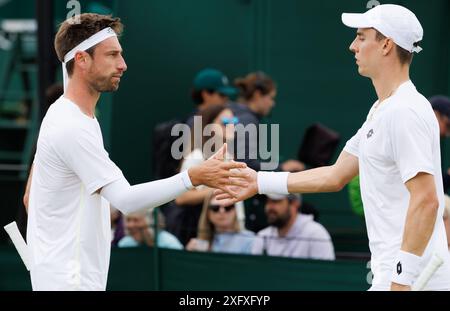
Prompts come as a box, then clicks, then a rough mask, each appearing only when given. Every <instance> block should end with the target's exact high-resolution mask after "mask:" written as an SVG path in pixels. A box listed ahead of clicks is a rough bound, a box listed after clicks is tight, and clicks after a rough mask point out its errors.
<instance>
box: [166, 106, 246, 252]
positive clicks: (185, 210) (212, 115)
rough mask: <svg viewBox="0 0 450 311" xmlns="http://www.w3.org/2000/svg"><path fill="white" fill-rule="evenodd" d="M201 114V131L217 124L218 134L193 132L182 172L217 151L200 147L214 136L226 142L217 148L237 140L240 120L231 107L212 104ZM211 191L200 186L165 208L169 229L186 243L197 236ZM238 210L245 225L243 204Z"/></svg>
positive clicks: (215, 131)
mask: <svg viewBox="0 0 450 311" xmlns="http://www.w3.org/2000/svg"><path fill="white" fill-rule="evenodd" d="M199 116H200V117H202V126H201V130H202V131H201V133H204V129H205V127H206V126H207V125H214V135H213V136H208V135H201V137H195V132H192V138H191V148H190V152H189V153H188V154H186V155H185V157H184V160H183V161H182V163H181V168H180V171H181V172H182V171H185V170H187V169H189V168H191V167H192V166H195V165H199V164H201V163H202V162H203V161H204V160H205V159H207V158H209V157H210V156H211V155H212V153H213V152H215V150H210V151H209V150H201V149H200V148H198V147H202V146H203V147H204V146H205V143H206V142H207V141H208V140H209V139H211V138H212V137H214V138H217V139H218V141H221V142H222V144H220V145H219V146H215V147H216V148H217V149H219V148H220V147H222V145H223V143H225V142H226V141H228V142H231V141H232V140H233V139H234V126H233V125H234V123H237V122H238V120H237V119H236V118H234V115H233V113H232V112H231V110H230V109H228V108H226V107H225V106H223V105H218V104H215V105H210V106H209V107H207V108H205V109H203V110H202V111H201V112H200V114H199ZM227 125H228V126H227ZM195 139H197V140H199V141H197V144H195V143H194V140H195ZM231 143H232V142H231ZM196 147H197V148H196ZM204 153H205V154H204ZM228 158H232V156H231V155H228ZM208 193H209V189H208V188H207V187H204V186H198V187H197V188H195V189H192V190H190V191H187V192H186V193H184V194H182V195H181V196H179V197H178V198H177V199H176V200H175V203H171V204H169V205H168V206H167V207H166V208H165V209H164V213H165V215H166V220H167V229H168V231H170V232H171V233H173V234H174V235H175V236H177V237H178V239H179V240H180V242H181V243H182V244H183V245H186V243H187V242H189V240H190V239H191V238H193V237H195V236H197V226H198V221H199V218H200V213H201V211H202V204H203V201H204V199H205V198H206V196H207V195H208ZM237 213H238V219H239V220H240V221H241V222H242V224H243V222H244V218H245V215H244V208H243V204H242V203H241V204H239V205H238V209H237Z"/></svg>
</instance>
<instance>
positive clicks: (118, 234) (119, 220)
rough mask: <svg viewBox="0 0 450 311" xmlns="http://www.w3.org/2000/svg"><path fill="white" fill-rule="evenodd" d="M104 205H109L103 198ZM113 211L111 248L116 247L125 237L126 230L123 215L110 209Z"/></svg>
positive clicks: (111, 208) (112, 208)
mask: <svg viewBox="0 0 450 311" xmlns="http://www.w3.org/2000/svg"><path fill="white" fill-rule="evenodd" d="M102 201H103V202H104V203H103V202H102V204H109V203H108V201H106V200H105V199H104V198H102ZM110 211H111V246H113V247H115V246H117V244H118V243H119V241H120V240H121V239H122V238H123V237H124V236H125V228H124V225H123V216H122V213H121V212H120V211H119V210H118V209H116V208H114V207H112V206H111V207H110Z"/></svg>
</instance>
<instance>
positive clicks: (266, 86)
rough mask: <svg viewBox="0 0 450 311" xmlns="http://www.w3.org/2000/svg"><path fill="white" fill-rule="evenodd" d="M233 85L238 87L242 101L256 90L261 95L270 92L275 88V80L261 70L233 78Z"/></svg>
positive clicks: (251, 95)
mask: <svg viewBox="0 0 450 311" xmlns="http://www.w3.org/2000/svg"><path fill="white" fill-rule="evenodd" d="M234 85H235V86H236V87H237V88H238V89H239V93H240V94H239V97H240V99H242V100H244V101H249V100H250V99H252V97H253V95H254V94H255V92H256V91H260V92H261V94H262V95H267V94H270V93H271V92H272V91H274V90H275V89H276V85H275V82H274V81H273V80H272V78H271V77H269V76H268V75H267V74H265V73H264V72H262V71H258V72H253V73H249V74H248V75H247V76H246V77H244V78H237V79H236V80H234Z"/></svg>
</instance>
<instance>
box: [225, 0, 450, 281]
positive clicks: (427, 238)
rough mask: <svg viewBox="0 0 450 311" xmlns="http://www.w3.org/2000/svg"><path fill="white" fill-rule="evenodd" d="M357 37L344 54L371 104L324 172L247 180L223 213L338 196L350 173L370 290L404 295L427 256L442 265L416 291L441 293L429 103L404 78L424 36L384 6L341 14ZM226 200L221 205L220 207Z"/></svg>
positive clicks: (435, 153)
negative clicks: (267, 198)
mask: <svg viewBox="0 0 450 311" xmlns="http://www.w3.org/2000/svg"><path fill="white" fill-rule="evenodd" d="M342 22H343V23H344V24H345V25H346V26H349V27H352V28H356V29H357V35H356V38H355V40H354V41H353V42H352V44H351V45H350V50H351V52H352V53H354V54H355V60H356V64H357V65H358V72H359V74H361V75H362V76H364V77H368V78H370V79H371V80H372V84H373V85H374V87H375V91H376V94H377V96H378V100H377V101H376V102H375V104H374V105H373V106H372V109H371V110H370V111H369V113H368V116H367V119H366V121H365V122H364V124H363V125H362V126H361V128H360V129H359V130H358V132H357V133H356V135H354V136H353V137H352V138H351V139H350V140H349V141H348V142H347V144H346V146H345V147H344V150H343V151H342V153H341V154H340V156H339V158H338V159H337V161H336V163H335V164H334V165H331V166H326V167H321V168H317V169H311V170H307V171H303V172H299V173H292V174H289V173H276V172H258V173H256V172H255V171H253V170H251V169H250V168H247V169H245V170H246V171H247V172H248V176H247V181H248V182H249V184H250V187H247V188H242V189H241V190H240V194H239V195H238V197H237V198H234V199H230V198H228V197H229V195H228V194H220V192H221V191H217V193H218V194H219V196H218V199H223V200H226V202H223V204H232V202H233V201H236V200H239V201H240V200H244V199H246V198H249V197H251V196H252V195H254V194H256V193H257V192H259V193H261V194H271V193H275V194H287V193H288V192H291V193H317V192H335V191H339V190H341V189H342V188H343V187H344V186H345V185H346V184H347V183H348V182H349V181H350V180H351V179H352V178H353V177H355V176H356V175H358V174H359V177H360V184H361V195H362V199H363V203H364V214H365V218H366V226H367V234H368V237H369V246H370V251H371V255H372V258H371V269H372V273H373V275H374V279H373V282H372V287H371V288H370V289H371V290H390V289H391V290H410V289H411V286H412V285H413V284H415V282H416V280H417V278H418V276H419V274H420V272H421V270H422V269H423V267H424V266H425V265H427V263H428V262H430V260H431V259H432V258H433V257H434V255H437V256H439V257H440V258H441V259H442V260H443V265H442V266H440V268H439V269H437V271H436V272H435V273H434V275H433V276H432V277H431V279H430V280H429V283H428V284H427V285H426V286H425V290H450V256H449V254H448V250H447V238H446V235H445V228H444V223H443V219H442V215H443V211H444V193H443V186H442V175H441V158H440V146H439V126H438V123H437V119H436V117H435V115H434V113H433V110H432V108H431V104H430V103H429V102H428V101H427V99H426V98H425V97H424V96H423V95H422V94H420V93H419V92H418V91H417V89H416V87H415V86H414V84H413V83H412V82H411V80H410V78H409V68H410V64H411V61H412V57H413V53H414V52H415V53H419V52H420V51H421V50H422V49H421V48H420V47H419V46H418V43H419V42H420V41H421V40H422V36H423V29H422V26H421V24H420V22H419V21H418V19H417V17H416V16H415V15H414V13H412V12H411V11H410V10H408V9H406V8H404V7H402V6H399V5H392V4H383V5H379V6H376V7H375V8H373V9H371V10H369V11H367V12H365V13H364V14H346V13H344V14H343V15H342ZM227 201H229V202H227Z"/></svg>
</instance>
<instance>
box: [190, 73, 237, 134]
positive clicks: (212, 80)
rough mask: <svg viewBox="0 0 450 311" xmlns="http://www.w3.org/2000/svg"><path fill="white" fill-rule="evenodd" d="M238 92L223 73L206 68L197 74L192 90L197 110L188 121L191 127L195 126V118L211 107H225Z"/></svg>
mask: <svg viewBox="0 0 450 311" xmlns="http://www.w3.org/2000/svg"><path fill="white" fill-rule="evenodd" d="M236 93H237V90H236V89H235V88H234V87H232V86H230V83H229V81H228V78H227V76H225V75H224V74H223V73H222V72H221V71H219V70H217V69H213V68H206V69H203V70H201V71H200V72H198V73H197V75H196V76H195V78H194V82H193V88H192V94H191V97H192V100H193V101H194V103H195V105H196V108H195V110H194V111H193V113H192V115H191V116H190V117H189V118H188V119H187V120H186V124H187V125H189V127H191V128H192V127H193V125H194V116H195V115H198V114H200V113H201V112H202V111H203V110H204V109H206V108H208V107H210V106H211V105H225V104H226V103H227V102H228V100H229V97H232V96H234V95H236Z"/></svg>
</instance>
